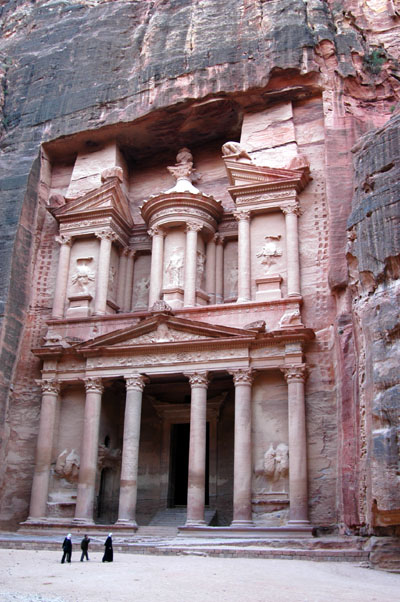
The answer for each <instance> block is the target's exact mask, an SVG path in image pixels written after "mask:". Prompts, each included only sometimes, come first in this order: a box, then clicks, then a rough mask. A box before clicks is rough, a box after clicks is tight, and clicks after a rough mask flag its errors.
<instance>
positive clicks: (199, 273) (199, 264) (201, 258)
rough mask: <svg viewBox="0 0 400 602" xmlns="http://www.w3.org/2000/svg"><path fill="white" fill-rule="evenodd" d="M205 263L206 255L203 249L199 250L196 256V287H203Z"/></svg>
mask: <svg viewBox="0 0 400 602" xmlns="http://www.w3.org/2000/svg"><path fill="white" fill-rule="evenodd" d="M205 263H206V256H205V255H204V253H202V252H201V251H197V258H196V288H197V289H201V285H202V281H203V274H204V266H205Z"/></svg>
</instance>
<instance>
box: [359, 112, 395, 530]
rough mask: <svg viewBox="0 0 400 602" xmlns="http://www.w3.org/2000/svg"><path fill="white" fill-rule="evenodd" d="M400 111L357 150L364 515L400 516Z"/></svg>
mask: <svg viewBox="0 0 400 602" xmlns="http://www.w3.org/2000/svg"><path fill="white" fill-rule="evenodd" d="M399 126H400V116H399V115H398V116H396V117H394V118H392V119H391V120H390V121H389V122H388V123H387V124H386V125H385V126H384V127H382V128H380V129H379V130H377V131H374V132H371V133H370V134H368V135H366V136H364V137H363V138H362V139H361V140H360V141H359V142H358V144H357V146H356V147H355V149H354V153H355V157H354V164H355V175H356V177H355V185H356V188H355V194H354V198H353V204H352V212H351V214H350V217H349V220H348V227H349V234H348V246H347V260H348V264H349V269H350V283H349V284H350V288H351V291H352V298H353V301H352V315H353V323H354V330H355V339H356V347H357V356H358V361H357V364H356V384H357V389H358V403H359V408H360V462H361V463H360V468H361V471H360V489H361V491H362V493H363V496H362V497H361V498H360V516H361V517H362V519H363V521H364V522H365V523H366V524H373V525H375V526H378V527H385V526H387V525H389V524H396V523H398V520H399V517H400V503H399V486H400V386H399V382H400V368H399V362H398V357H399V352H400V315H399V306H400V229H399V222H400V212H399V178H400V127H399Z"/></svg>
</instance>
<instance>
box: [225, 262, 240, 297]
mask: <svg viewBox="0 0 400 602" xmlns="http://www.w3.org/2000/svg"><path fill="white" fill-rule="evenodd" d="M238 273H239V270H238V266H237V265H234V266H232V267H231V269H230V270H229V272H228V276H227V284H228V295H227V296H228V297H236V296H237V290H238Z"/></svg>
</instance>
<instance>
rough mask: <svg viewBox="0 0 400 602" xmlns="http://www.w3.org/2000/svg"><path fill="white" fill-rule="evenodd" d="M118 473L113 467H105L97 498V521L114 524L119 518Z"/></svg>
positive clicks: (101, 475)
mask: <svg viewBox="0 0 400 602" xmlns="http://www.w3.org/2000/svg"><path fill="white" fill-rule="evenodd" d="M116 479H117V475H116V473H115V470H114V469H113V468H109V467H107V468H103V470H102V471H101V474H100V486H99V495H98V498H97V521H96V522H97V523H100V524H113V523H115V521H116V520H117V518H118V495H116Z"/></svg>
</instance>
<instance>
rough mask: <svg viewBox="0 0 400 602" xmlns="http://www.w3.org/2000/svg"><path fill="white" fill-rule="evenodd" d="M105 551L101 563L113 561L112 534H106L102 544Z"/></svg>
mask: <svg viewBox="0 0 400 602" xmlns="http://www.w3.org/2000/svg"><path fill="white" fill-rule="evenodd" d="M104 546H105V550H104V556H103V562H112V561H113V547H112V533H109V534H108V537H107V539H106V540H105V542H104Z"/></svg>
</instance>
